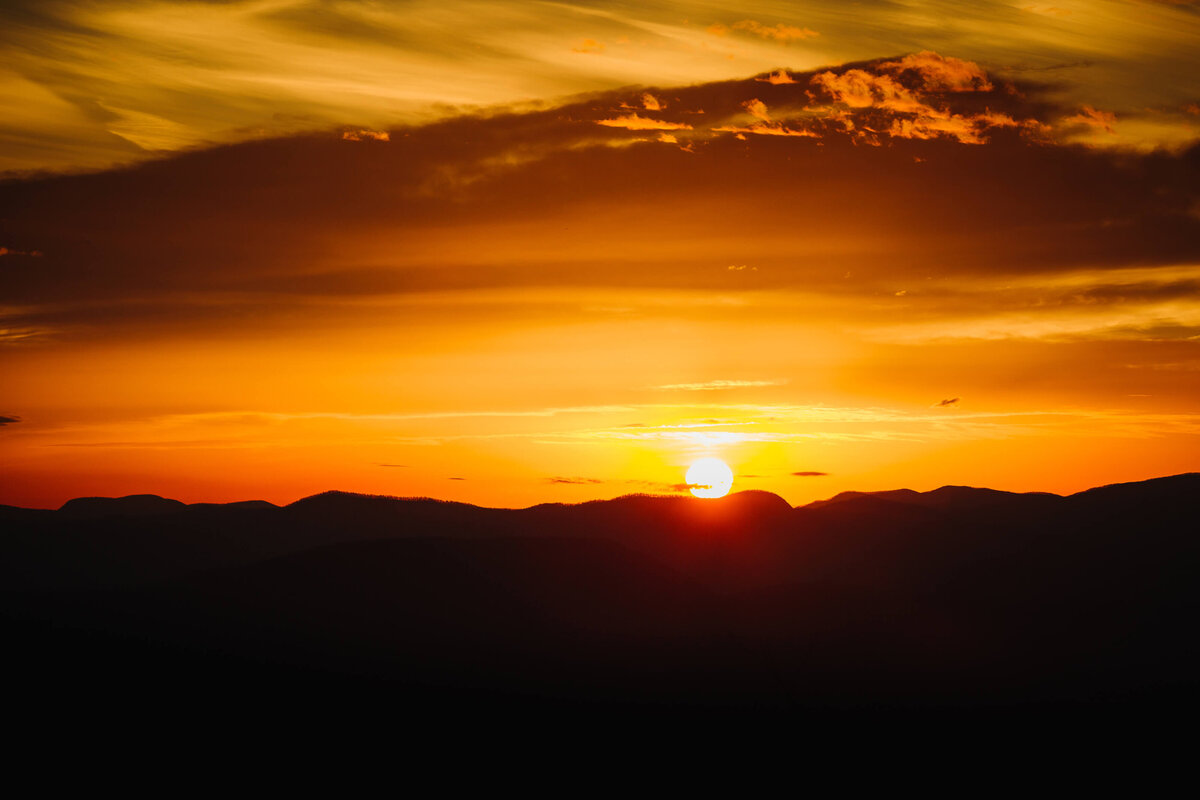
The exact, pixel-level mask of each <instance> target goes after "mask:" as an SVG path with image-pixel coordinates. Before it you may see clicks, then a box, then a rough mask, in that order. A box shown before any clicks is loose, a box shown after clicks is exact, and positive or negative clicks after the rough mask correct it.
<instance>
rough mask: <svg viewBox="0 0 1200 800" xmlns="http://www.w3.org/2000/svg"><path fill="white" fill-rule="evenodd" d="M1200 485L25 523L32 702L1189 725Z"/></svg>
mask: <svg viewBox="0 0 1200 800" xmlns="http://www.w3.org/2000/svg"><path fill="white" fill-rule="evenodd" d="M1197 498H1200V474H1188V475H1178V476H1175V477H1170V478H1161V479H1157V480H1151V481H1145V482H1141V483H1132V484H1122V485H1116V486H1106V487H1102V488H1098V489H1093V490H1091V491H1087V492H1083V493H1080V494H1076V495H1072V496H1069V497H1059V496H1056V495H1049V494H1010V493H1006V492H998V491H992V490H987V489H971V488H966V487H952V486H948V487H943V488H941V489H938V490H936V491H932V492H926V493H916V492H911V491H907V490H900V491H894V492H880V493H846V494H842V495H839V496H837V497H835V498H832V499H831V500H827V501H822V502H818V503H813V504H811V505H809V506H805V507H801V508H792V507H790V506H789V505H788V504H787V503H786V502H785V501H783V500H782V499H781V498H779V497H777V496H775V495H772V494H767V493H762V492H742V493H739V494H734V495H731V496H729V497H727V498H724V499H721V500H717V501H711V500H708V501H706V500H696V499H692V498H676V497H647V496H630V497H622V498H618V499H615V500H609V501H600V502H592V503H584V504H581V505H574V506H567V505H542V506H535V507H533V508H528V509H522V510H504V509H485V508H478V507H474V506H469V505H462V504H456V503H445V502H438V501H433V500H421V499H416V500H413V499H407V500H406V499H395V498H385V497H371V496H363V495H354V494H346V493H341V492H329V493H326V494H322V495H317V496H314V497H309V498H306V499H304V500H301V501H299V502H296V503H293V504H291V505H289V506H286V507H282V508H281V507H277V506H274V505H271V504H269V503H263V502H247V503H233V504H228V505H213V504H197V505H191V506H188V505H184V504H182V503H178V502H176V501H172V500H166V499H163V498H159V497H154V496H135V497H126V498H118V499H110V498H81V499H78V500H72V501H71V502H69V503H67V504H65V505H64V506H63V507H62V508H61V509H59V510H57V511H39V510H29V509H18V508H12V507H2V508H0V522H2V524H3V527H4V533H3V534H2V535H0V554H2V555H0V587H3V594H2V612H3V625H4V631H5V634H4V635H5V640H6V643H7V648H6V649H7V652H8V655H7V656H6V662H7V663H6V671H7V674H8V678H7V680H8V685H9V686H10V687H14V692H13V697H14V698H16V699H17V701H18V705H21V704H27V705H28V706H30V707H31V708H36V709H37V710H38V713H40V714H53V713H60V712H61V711H62V709H72V710H74V709H78V708H80V707H88V706H89V705H91V704H97V703H99V704H102V705H103V704H117V705H119V706H120V707H122V708H125V709H129V708H139V707H146V708H150V707H156V706H162V707H166V708H172V709H175V708H184V707H210V708H211V707H226V706H229V707H233V706H241V707H244V706H246V705H247V704H249V705H253V706H259V705H262V704H268V705H269V704H294V703H301V704H302V705H303V706H304V707H306V708H309V709H314V708H319V707H321V705H322V704H340V703H358V702H368V703H370V704H371V706H372V707H381V708H382V707H387V708H391V709H396V708H403V709H404V713H406V714H421V713H436V714H437V715H441V716H444V715H446V714H452V715H462V714H470V713H476V712H480V711H481V710H483V711H487V710H497V709H503V710H514V709H520V710H523V711H529V710H547V709H551V710H572V709H582V708H587V709H593V710H595V709H607V710H621V711H622V712H627V711H632V710H638V709H641V710H647V709H659V710H662V709H671V710H674V711H678V712H680V713H684V712H697V713H710V712H715V711H720V710H724V711H727V712H736V713H742V712H747V711H755V712H763V713H772V714H805V713H807V714H810V715H813V714H815V715H820V714H834V713H865V712H870V713H879V714H885V713H894V714H904V713H910V712H913V711H914V710H919V711H921V712H923V713H924V712H929V713H942V712H945V713H985V712H986V713H993V712H997V713H1008V714H1028V713H1033V712H1035V711H1040V710H1046V709H1063V708H1067V709H1071V710H1072V713H1084V714H1093V713H1094V714H1097V715H1108V714H1111V713H1114V712H1121V713H1135V714H1143V713H1154V712H1156V711H1158V710H1164V711H1165V710H1171V711H1172V713H1177V712H1180V710H1181V709H1183V708H1187V707H1191V706H1193V705H1194V701H1195V699H1196V689H1197V674H1198V672H1197V668H1198V667H1200V648H1198V646H1197V644H1198V641H1197V635H1196V628H1195V619H1196V614H1197V611H1200V584H1198V583H1197V580H1196V575H1197V574H1200V537H1198V536H1197V532H1198V531H1200V511H1198V510H1197V503H1196V500H1197Z"/></svg>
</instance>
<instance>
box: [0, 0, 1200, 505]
mask: <svg viewBox="0 0 1200 800" xmlns="http://www.w3.org/2000/svg"><path fill="white" fill-rule="evenodd" d="M0 54H2V55H0V65H3V66H0V276H2V282H0V287H2V289H0V474H2V475H3V479H2V480H0V503H6V504H13V505H23V506H33V507H56V506H58V505H59V504H61V503H62V502H64V501H65V500H67V499H69V498H71V497H76V496H85V495H105V496H116V495H125V494H135V493H155V494H161V495H165V496H170V497H175V498H178V499H180V500H184V501H186V502H201V501H210V502H224V501H232V500H243V499H250V498H261V499H266V500H271V501H273V502H280V503H282V502H290V501H293V500H295V499H298V498H300V497H303V496H305V495H309V494H313V493H316V492H320V491H324V490H327V489H343V490H348V491H359V492H368V493H378V494H389V495H399V496H431V497H437V498H442V499H448V500H459V501H465V502H471V503H477V504H481V505H489V506H504V507H518V506H527V505H531V504H534V503H539V502H580V501H584V500H589V499H596V498H605V497H613V496H617V495H621V494H628V493H633V492H650V493H679V492H686V491H687V488H688V487H687V485H686V482H685V478H684V475H685V473H686V471H687V468H688V466H689V464H691V463H692V462H694V461H695V460H696V459H698V458H702V457H708V456H715V457H718V458H721V459H723V460H724V461H726V462H727V463H728V464H729V465H730V467H731V468H732V470H733V472H734V476H735V477H734V485H733V488H734V490H742V489H763V490H768V491H773V492H776V493H778V494H780V495H781V496H783V497H784V498H786V499H787V500H788V501H789V502H792V503H794V504H800V503H804V502H809V501H812V500H816V499H820V498H825V497H829V496H832V495H834V494H836V493H837V492H840V491H845V490H867V491H869V490H881V489H893V488H900V487H908V488H913V489H918V490H928V489H933V488H936V487H938V486H941V485H945V484H966V485H975V486H989V487H992V488H997V489H1007V490H1012V491H1053V492H1059V493H1066V492H1073V491H1079V490H1082V489H1086V488H1089V487H1091V486H1095V485H1100V484H1105V483H1113V482H1119V481H1126V480H1141V479H1146V478H1151V477H1156V476H1160V475H1169V474H1175V473H1179V472H1187V471H1197V470H1200V8H1198V7H1197V4H1195V3H1187V2H1149V1H1147V0H1120V1H1119V2H1118V1H1117V0H1112V1H1111V2H1058V3H1055V5H1053V6H1050V5H1042V4H1029V3H1026V2H1013V3H1001V2H972V3H956V2H859V3H805V2H789V3H778V2H749V3H746V2H742V3H737V4H733V3H721V2H690V3H685V2H645V3H629V4H626V3H616V2H614V3H603V2H590V3H539V2H524V3H503V2H487V3H474V2H456V3H445V2H442V3H433V2H425V0H411V1H406V2H319V1H315V0H303V1H302V0H244V1H238V0H232V1H229V2H209V3H195V2H187V3H184V2H149V1H145V2H143V1H141V0H139V1H138V2H122V1H121V0H116V1H114V2H105V3H94V2H79V1H64V2H55V1H53V0H52V1H51V2H37V3H34V2H28V3H27V2H5V3H2V4H0Z"/></svg>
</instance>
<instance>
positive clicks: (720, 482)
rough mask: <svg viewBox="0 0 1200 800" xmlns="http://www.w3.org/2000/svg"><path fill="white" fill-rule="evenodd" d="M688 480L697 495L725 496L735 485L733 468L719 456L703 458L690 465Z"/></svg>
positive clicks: (693, 492)
mask: <svg viewBox="0 0 1200 800" xmlns="http://www.w3.org/2000/svg"><path fill="white" fill-rule="evenodd" d="M687 482H688V485H689V486H690V487H691V490H692V494H694V495H696V497H724V496H725V495H727V494H729V489H730V487H732V486H733V470H731V469H730V468H729V465H728V464H726V463H725V462H724V461H722V460H721V459H719V458H716V457H713V456H710V457H708V458H702V459H700V460H699V461H696V462H693V463H692V465H691V466H690V467H688V471H687Z"/></svg>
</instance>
